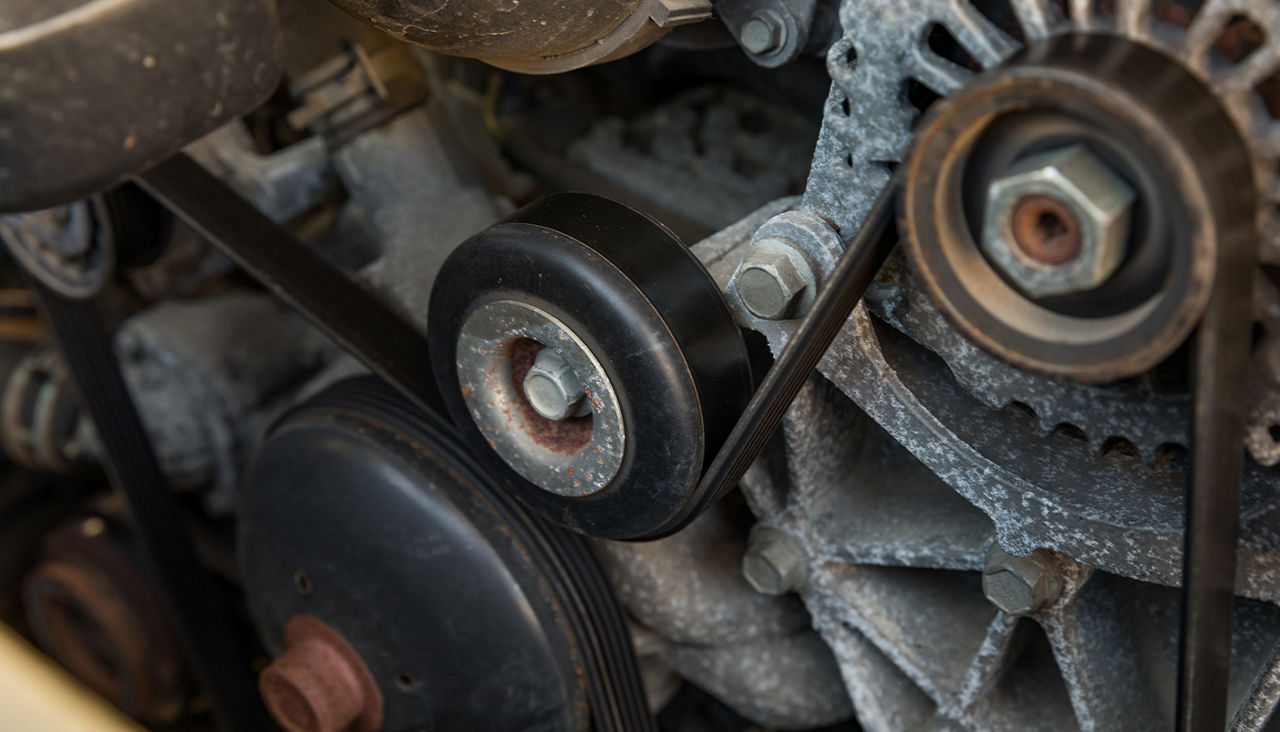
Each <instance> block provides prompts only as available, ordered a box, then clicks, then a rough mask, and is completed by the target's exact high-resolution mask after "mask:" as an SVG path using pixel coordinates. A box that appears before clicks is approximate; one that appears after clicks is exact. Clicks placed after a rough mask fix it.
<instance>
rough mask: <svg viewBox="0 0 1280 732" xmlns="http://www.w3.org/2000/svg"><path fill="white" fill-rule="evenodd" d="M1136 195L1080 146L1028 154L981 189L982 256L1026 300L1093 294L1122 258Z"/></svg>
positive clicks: (1116, 267) (1087, 150) (1086, 149)
mask: <svg viewBox="0 0 1280 732" xmlns="http://www.w3.org/2000/svg"><path fill="white" fill-rule="evenodd" d="M1135 198H1136V195H1135V193H1134V191H1133V189H1132V188H1131V187H1130V186H1129V184H1128V183H1127V182H1125V180H1124V179H1123V178H1121V177H1120V176H1119V175H1117V174H1116V173H1115V172H1114V171H1112V170H1111V168H1110V167H1108V166H1107V164H1106V163H1105V162H1103V161H1102V160H1101V159H1100V158H1099V157H1098V156H1096V155H1095V154H1094V153H1092V152H1091V151H1090V150H1089V149H1088V148H1086V147H1085V146H1084V145H1071V146H1069V147H1065V148H1060V149H1057V150H1051V151H1048V152H1044V153H1040V154H1038V155H1034V156H1031V157H1028V158H1027V159H1025V160H1023V161H1021V162H1020V163H1018V164H1017V165H1016V166H1015V167H1014V168H1013V169H1012V170H1011V171H1010V172H1009V173H1008V174H1007V175H1005V176H1003V177H1000V178H997V179H996V180H994V181H992V183H991V185H990V187H989V188H988V191H987V207H986V216H985V219H984V224H983V231H982V242H981V246H982V251H983V252H984V253H985V254H986V256H987V258H988V259H989V260H990V261H991V262H992V263H993V264H994V265H995V266H996V267H997V268H998V269H1000V270H1001V271H1003V272H1004V273H1005V274H1006V275H1007V276H1008V277H1009V278H1010V279H1011V280H1012V281H1013V282H1014V283H1015V284H1016V285H1017V286H1018V287H1020V288H1021V289H1022V290H1023V291H1025V292H1026V293H1027V294H1029V295H1031V296H1032V297H1047V296H1051V295H1063V294H1067V293H1072V292H1083V291H1086V290H1092V289H1094V288H1096V287H1098V286H1099V285H1101V284H1102V283H1103V282H1105V281H1106V280H1107V278H1109V277H1110V276H1111V275H1112V274H1114V273H1115V271H1116V270H1117V269H1118V268H1119V267H1120V264H1121V262H1122V261H1123V260H1124V255H1125V249H1126V248H1127V245H1128V239H1129V230H1130V218H1131V215H1132V209H1133V202H1134V200H1135Z"/></svg>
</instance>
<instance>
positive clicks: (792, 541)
mask: <svg viewBox="0 0 1280 732" xmlns="http://www.w3.org/2000/svg"><path fill="white" fill-rule="evenodd" d="M742 576H743V577H745V578H746V580H747V582H748V583H750V584H751V586H752V587H754V588H755V590H756V592H759V593H761V594H764V595H781V594H783V593H787V592H791V591H792V590H794V589H796V588H797V587H800V586H801V585H803V584H804V583H805V582H807V581H808V579H809V556H808V555H807V554H805V551H804V547H802V546H800V542H799V541H797V540H796V538H795V537H794V536H792V535H791V534H789V533H787V532H785V531H782V530H781V529H772V528H769V527H767V526H757V527H755V528H753V529H752V530H751V536H750V538H748V540H747V553H746V554H745V555H744V556H743V557H742Z"/></svg>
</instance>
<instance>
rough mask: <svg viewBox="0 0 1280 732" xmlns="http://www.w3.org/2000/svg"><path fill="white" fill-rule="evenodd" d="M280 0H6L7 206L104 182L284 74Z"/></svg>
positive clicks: (41, 203) (2, 111)
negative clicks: (277, 6)
mask: <svg viewBox="0 0 1280 732" xmlns="http://www.w3.org/2000/svg"><path fill="white" fill-rule="evenodd" d="M276 36H277V28H276V16H275V3H274V2H272V1H271V0H208V1H206V0H126V1H123V2H111V3H104V2H84V1H81V2H76V1H69V2H56V3H51V2H41V1H39V0H16V1H15V2H7V3H6V4H5V9H4V14H3V17H0V79H4V88H3V91H2V92H0V211H28V210H33V209H41V208H48V207H51V206H55V205H59V204H63V203H67V202H68V201H72V200H74V199H77V198H80V197H82V196H85V195H88V194H91V193H94V192H96V191H99V190H102V189H104V188H106V187H108V186H110V185H111V184H113V183H115V182H116V181H118V180H119V179H120V178H121V177H123V176H125V175H128V174H130V173H133V172H135V171H137V170H139V169H141V168H144V167H146V166H148V165H150V164H151V163H154V162H157V161H159V160H160V159H162V158H164V157H165V156H166V155H168V154H170V153H172V152H173V151H174V150H177V149H178V148H179V147H181V146H182V145H185V144H186V143H188V142H190V141H191V140H193V139H195V138H197V137H199V136H200V135H203V134H204V133H206V132H209V131H211V130H213V129H214V128H216V127H218V126H220V125H223V124H225V123H226V122H228V121H230V120H232V119H234V118H235V117H236V115H239V114H242V113H244V112H245V111H247V110H249V109H250V108H251V107H253V106H254V105H256V104H258V103H259V102H261V101H262V100H263V99H264V98H266V96H267V94H268V93H269V92H270V91H271V90H272V89H273V88H275V85H276V84H277V82H278V81H279V75H280V71H279V67H278V65H277V59H276V52H277V49H276V44H277V37H276Z"/></svg>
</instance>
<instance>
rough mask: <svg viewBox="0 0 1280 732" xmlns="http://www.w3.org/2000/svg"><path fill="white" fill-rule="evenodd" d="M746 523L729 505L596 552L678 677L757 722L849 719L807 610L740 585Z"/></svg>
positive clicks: (787, 724)
mask: <svg viewBox="0 0 1280 732" xmlns="http://www.w3.org/2000/svg"><path fill="white" fill-rule="evenodd" d="M749 523H750V515H749V514H747V513H746V511H745V510H744V507H743V506H742V505H741V502H740V501H737V500H733V499H731V500H727V501H725V502H722V503H720V504H718V505H717V506H715V507H714V508H712V509H711V510H709V511H708V512H707V513H705V514H703V515H702V516H701V517H700V518H699V519H698V520H696V521H694V522H693V523H692V524H690V525H689V527H688V528H686V529H685V530H683V531H681V532H680V533H678V534H675V535H673V536H670V537H668V538H666V539H660V540H658V541H653V542H646V543H622V542H608V541H598V542H596V545H595V546H596V552H597V554H598V555H599V556H600V558H601V560H602V562H603V564H604V567H605V570H606V571H607V572H608V574H609V577H610V579H611V580H612V581H613V585H614V589H615V590H616V591H617V592H618V595H619V598H620V599H621V600H622V603H623V605H624V606H625V607H626V608H627V611H628V612H629V613H630V614H631V616H632V617H633V618H635V619H636V621H638V622H639V623H641V624H642V625H643V626H644V627H645V628H647V629H649V630H650V631H652V634H653V635H654V636H656V637H655V638H652V639H650V643H651V644H652V646H653V647H654V649H655V650H654V652H655V653H656V655H657V656H658V657H659V658H661V659H663V661H665V662H666V664H667V665H669V666H670V667H671V668H672V669H674V670H675V671H676V672H677V673H678V674H680V675H681V676H683V677H685V678H688V679H689V680H691V681H693V682H694V683H696V684H698V685H699V686H701V687H702V688H704V689H707V690H708V691H710V692H711V693H713V694H714V695H715V696H716V697H717V698H719V699H721V700H722V701H724V702H725V703H726V704H728V705H729V706H730V707H732V708H733V709H734V710H735V711H737V712H738V713H739V714H741V715H743V716H744V717H746V718H747V719H750V720H752V721H754V722H756V723H758V724H764V725H769V726H776V727H782V728H807V727H814V726H821V725H825V724H831V723H834V722H838V721H841V720H843V719H846V718H847V717H848V716H849V715H850V713H851V708H850V706H849V699H848V696H847V694H846V693H845V690H844V686H843V684H842V683H841V681H840V674H839V671H838V669H837V668H836V666H835V663H834V659H833V658H832V656H831V652H830V650H828V649H827V647H826V646H825V645H824V644H823V643H822V642H821V640H820V638H819V637H818V635H817V633H815V632H814V631H813V629H812V628H811V627H810V621H809V618H808V616H807V614H806V613H805V611H804V608H803V607H802V606H801V605H800V603H799V602H798V601H797V600H796V598H795V597H793V596H790V595H786V596H777V597H771V596H767V595H762V594H760V593H758V592H756V591H755V590H753V589H752V588H751V586H750V585H749V584H747V582H746V581H745V580H744V579H743V578H742V569H741V565H742V557H743V555H744V554H745V552H746V548H747V536H746V534H747V527H748V525H749Z"/></svg>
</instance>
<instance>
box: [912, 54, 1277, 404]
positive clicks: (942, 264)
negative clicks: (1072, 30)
mask: <svg viewBox="0 0 1280 732" xmlns="http://www.w3.org/2000/svg"><path fill="white" fill-rule="evenodd" d="M1055 150H1057V151H1061V152H1059V153H1058V154H1059V157H1060V158H1061V157H1063V156H1066V157H1070V156H1072V155H1075V156H1076V157H1080V155H1084V156H1088V157H1089V158H1091V161H1086V166H1085V167H1087V168H1088V169H1087V170H1085V171H1084V172H1083V173H1080V175H1084V176H1093V177H1094V178H1095V179H1096V178H1097V176H1098V175H1110V176H1114V177H1115V178H1116V179H1118V180H1119V181H1120V187H1122V188H1125V189H1128V190H1131V191H1132V194H1133V203H1132V204H1131V205H1129V207H1128V209H1127V210H1126V211H1125V212H1124V213H1125V216H1126V221H1124V222H1122V223H1123V224H1124V225H1125V226H1127V227H1128V230H1127V234H1123V233H1122V234H1121V236H1124V237H1125V241H1122V242H1115V241H1112V242H1110V243H1111V245H1112V247H1113V248H1116V247H1117V246H1120V247H1121V248H1123V250H1124V253H1123V257H1122V258H1120V259H1119V261H1118V263H1117V264H1114V265H1113V266H1114V267H1115V268H1114V269H1106V270H1104V271H1102V272H1101V273H1099V274H1098V276H1097V277H1096V281H1094V282H1089V281H1085V282H1083V283H1082V282H1078V281H1077V282H1076V283H1075V287H1072V288H1067V291H1062V290H1050V291H1048V292H1047V293H1046V292H1040V293H1037V292H1034V291H1033V292H1028V288H1029V287H1031V286H1033V285H1035V284H1037V282H1036V280H1035V279H1034V277H1035V276H1037V268H1039V271H1044V270H1049V269H1051V268H1052V267H1054V266H1058V267H1060V266H1061V265H1058V264H1056V263H1052V262H1046V261H1040V262H1034V261H1033V262H1030V264H1028V265H1027V267H1026V271H1027V272H1029V273H1030V276H1029V277H1023V278H1022V280H1021V281H1020V282H1019V281H1018V278H1017V277H1016V276H1015V277H1013V278H1011V277H1010V276H1009V271H1010V266H1009V265H1008V264H1007V262H1008V261H1009V260H1013V261H1014V264H1013V266H1014V267H1018V266H1022V265H1021V263H1020V262H1019V261H1017V260H1025V259H1026V257H1025V256H1023V254H1024V253H1025V252H1023V253H1019V252H1015V255H1014V256H1009V257H1006V262H1005V263H1004V267H1003V269H1002V267H1001V266H1000V264H1001V263H999V262H996V263H993V261H992V257H991V255H990V250H991V244H992V242H991V241H990V240H991V239H993V238H998V237H993V235H992V233H991V232H993V231H997V232H998V231H999V230H1000V227H999V225H998V224H997V225H995V226H993V225H992V222H991V221H989V220H985V221H984V217H991V216H993V215H995V214H993V212H992V210H991V209H987V210H984V208H983V203H984V201H987V200H989V197H994V196H996V195H998V193H999V190H998V188H997V187H995V185H996V184H997V183H1001V182H1002V181H1014V183H1015V184H1018V185H1022V186H1024V191H1025V192H1027V193H1037V194H1039V193H1041V192H1042V191H1041V189H1039V188H1036V187H1035V185H1036V181H1035V180H1031V182H1030V183H1027V182H1025V180H1022V179H1019V175H1023V177H1024V178H1025V173H1024V172H1020V171H1025V167H1024V168H1019V163H1020V161H1026V160H1028V159H1031V160H1033V161H1034V160H1043V159H1045V158H1044V156H1045V154H1046V151H1048V152H1049V154H1050V157H1052V154H1053V151H1055ZM1080 151H1085V152H1083V153H1081V152H1080ZM1037 155H1039V156H1040V157H1039V158H1035V157H1033V156H1037ZM1054 164H1056V163H1052V162H1050V163H1044V165H1045V169H1046V171H1047V172H1046V173H1045V177H1046V178H1052V177H1053V176H1055V175H1056V176H1058V177H1059V178H1061V177H1062V171H1061V170H1048V168H1051V167H1053V165H1054ZM1064 165H1076V166H1077V167H1080V166H1079V165H1078V161H1073V160H1067V161H1066V163H1065V164H1064ZM905 167H906V172H907V181H908V183H907V186H906V190H905V194H904V196H903V206H902V218H903V224H904V234H905V235H904V239H905V241H906V244H907V248H908V252H909V254H910V257H911V261H912V264H913V265H914V267H915V269H916V271H917V272H918V273H919V274H920V275H921V277H922V280H923V281H924V283H925V284H926V286H927V287H928V289H929V293H930V295H931V297H932V298H933V300H934V302H935V303H936V304H937V305H938V307H939V309H940V310H941V311H942V312H943V313H944V314H945V315H946V316H947V317H948V318H949V319H950V320H951V321H952V322H953V323H954V324H955V325H956V327H957V328H959V329H960V330H961V331H962V332H963V333H965V335H966V336H968V337H969V338H970V339H971V340H973V341H975V342H976V343H978V344H979V345H981V346H983V347H984V348H986V349H987V350H989V351H991V352H992V353H994V354H996V355H998V356H1000V357H1001V358H1004V359H1006V360H1008V361H1010V362H1012V363H1014V364H1016V365H1018V366H1021V367H1024V368H1029V369H1032V370H1035V371H1040V372H1042V373H1048V374H1052V375H1057V376H1067V377H1072V378H1076V379H1079V380H1082V381H1090V382H1102V381H1112V380H1116V379H1120V378H1124V377H1129V376H1134V375H1137V374H1140V373H1142V372H1145V371H1147V370H1148V369H1150V368H1151V367H1153V366H1154V365H1156V364H1157V363H1159V362H1160V361H1161V360H1163V359H1164V358H1166V357H1168V356H1169V355H1170V354H1171V353H1173V351H1174V350H1175V349H1177V347H1178V346H1179V345H1180V344H1181V343H1182V342H1183V341H1184V340H1185V338H1186V336H1187V334H1188V333H1189V332H1190V331H1191V329H1192V327H1194V325H1195V323H1196V321H1197V320H1198V318H1199V315H1200V313H1202V312H1203V309H1204V306H1205V303H1206V302H1207V298H1208V294H1209V283H1210V282H1211V281H1212V277H1213V269H1214V264H1213V257H1214V253H1215V251H1216V249H1217V247H1218V246H1219V243H1220V242H1221V241H1222V240H1223V238H1224V237H1234V236H1248V235H1250V232H1251V231H1252V229H1253V221H1252V219H1251V218H1250V217H1249V216H1248V215H1247V213H1245V214H1241V211H1243V210H1244V209H1242V208H1241V206H1240V205H1237V201H1236V199H1237V198H1238V197H1237V196H1235V195H1234V194H1233V191H1236V190H1239V186H1241V185H1242V184H1243V183H1247V182H1249V181H1251V180H1252V169H1251V166H1250V162H1249V158H1248V155H1247V154H1246V151H1245V147H1244V145H1243V143H1242V141H1241V138H1240V133H1239V132H1238V131H1237V129H1236V128H1235V126H1234V124H1233V123H1232V122H1231V120H1230V118H1229V117H1228V116H1227V114H1226V113H1225V112H1224V111H1223V109H1222V107H1221V104H1220V103H1219V102H1218V100H1217V99H1216V97H1215V96H1214V95H1213V94H1212V93H1211V91H1210V90H1209V89H1208V88H1207V87H1206V86H1205V85H1204V84H1203V83H1202V82H1200V81H1199V80H1197V79H1196V78H1195V77H1193V76H1192V75H1191V74H1190V73H1188V72H1187V71H1186V70H1185V69H1184V68H1183V67H1182V66H1181V65H1179V64H1178V63H1175V62H1174V61H1173V60H1172V59H1168V58H1165V57H1164V56H1162V55H1161V54H1160V53H1159V52H1156V51H1153V50H1151V49H1149V48H1146V47H1143V46H1140V45H1137V44H1134V43H1132V42H1129V41H1125V40H1122V39H1118V38H1110V37H1106V36H1099V35H1082V36H1063V37H1058V38H1056V39H1053V40H1051V41H1047V42H1045V43H1044V44H1042V45H1040V46H1035V47H1031V48H1030V49H1028V50H1027V51H1025V52H1024V53H1023V54H1022V55H1020V56H1019V57H1017V58H1015V59H1013V60H1012V61H1011V62H1010V63H1009V64H1007V65H1006V66H1003V67H1000V68H997V69H994V70H992V71H991V72H988V73H987V74H986V75H985V76H984V77H981V78H979V80H977V81H975V82H974V83H973V84H972V85H970V86H968V87H966V88H965V89H964V90H963V91H961V92H960V93H958V94H956V95H954V96H952V97H949V98H947V99H945V100H942V101H940V102H938V103H937V104H936V105H934V107H933V108H932V109H931V110H930V112H929V114H928V116H927V118H926V120H925V121H924V122H923V123H922V124H921V126H920V131H919V133H918V136H917V138H916V143H915V147H914V148H913V151H912V153H911V155H910V156H909V158H908V160H907V161H906V163H905ZM1098 168H1104V169H1108V170H1109V171H1111V172H1103V173H1101V174H1099V173H1098V172H1097V170H1096V169H1098ZM1002 176H1003V177H1002ZM1067 177H1070V176H1067ZM1032 178H1034V176H1032ZM1050 183H1052V181H1050ZM1064 185H1073V183H1072V182H1068V183H1067V184H1064ZM1095 195H1098V194H1096V193H1095ZM1106 196H1113V194H1112V192H1110V191H1105V190H1104V191H1103V192H1102V194H1101V197H1104V198H1105V197H1106ZM1113 197H1114V196H1113ZM1031 198H1032V197H1031V196H1024V198H1023V199H1020V200H1018V201H1017V202H1016V203H1017V205H1019V206H1021V205H1022V204H1023V202H1024V201H1030V199H1031ZM1062 198H1066V199H1067V201H1068V203H1071V205H1072V206H1073V207H1074V209H1075V210H1077V211H1079V216H1080V218H1081V219H1088V218H1089V217H1091V216H1092V217H1094V218H1095V219H1097V220H1093V221H1086V222H1085V223H1087V224H1089V225H1092V226H1095V227H1104V226H1108V225H1111V221H1110V220H1109V219H1107V218H1106V217H1107V216H1108V215H1109V214H1108V212H1106V211H1102V212H1099V211H1097V210H1094V209H1093V208H1090V206H1092V204H1093V203H1095V202H1094V201H1090V200H1087V199H1088V193H1087V192H1086V194H1085V195H1084V198H1086V200H1085V201H1084V204H1082V205H1076V204H1075V203H1074V202H1072V201H1071V200H1070V199H1071V196H1070V195H1066V196H1062ZM1010 208H1015V207H1014V206H1011V207H1010ZM1024 208H1025V207H1024ZM1032 208H1034V207H1032ZM1081 208H1083V209H1085V210H1080V209H1081ZM1041 209H1042V210H1040V211H1038V212H1037V211H1032V212H1031V213H1033V214H1037V213H1038V215H1040V216H1041V217H1043V218H1042V220H1047V221H1049V224H1045V227H1046V231H1047V232H1049V233H1046V234H1044V236H1053V235H1054V233H1053V227H1054V226H1056V227H1057V228H1058V230H1059V233H1061V232H1065V231H1068V230H1071V231H1074V229H1075V225H1076V222H1074V221H1073V222H1071V226H1064V225H1062V224H1061V222H1059V221H1055V220H1054V214H1053V213H1052V211H1051V210H1049V209H1046V208H1044V207H1041ZM1034 225H1035V222H1032V228H1033V227H1034ZM1006 231H1008V229H1006ZM1103 233H1104V234H1114V232H1103ZM1006 236H1007V237H1012V236H1013V234H1012V233H1009V234H1006ZM1007 246H1008V245H1007ZM1008 248H1010V249H1013V248H1014V247H1013V246H1008ZM1112 253H1113V254H1114V252H1112ZM1096 254H1097V253H1096V252H1089V251H1086V252H1085V253H1084V254H1083V255H1081V256H1096ZM1014 274H1015V275H1017V274H1019V272H1016V271H1015V272H1014ZM1077 279H1078V278H1077ZM1086 280H1087V278H1086Z"/></svg>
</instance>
